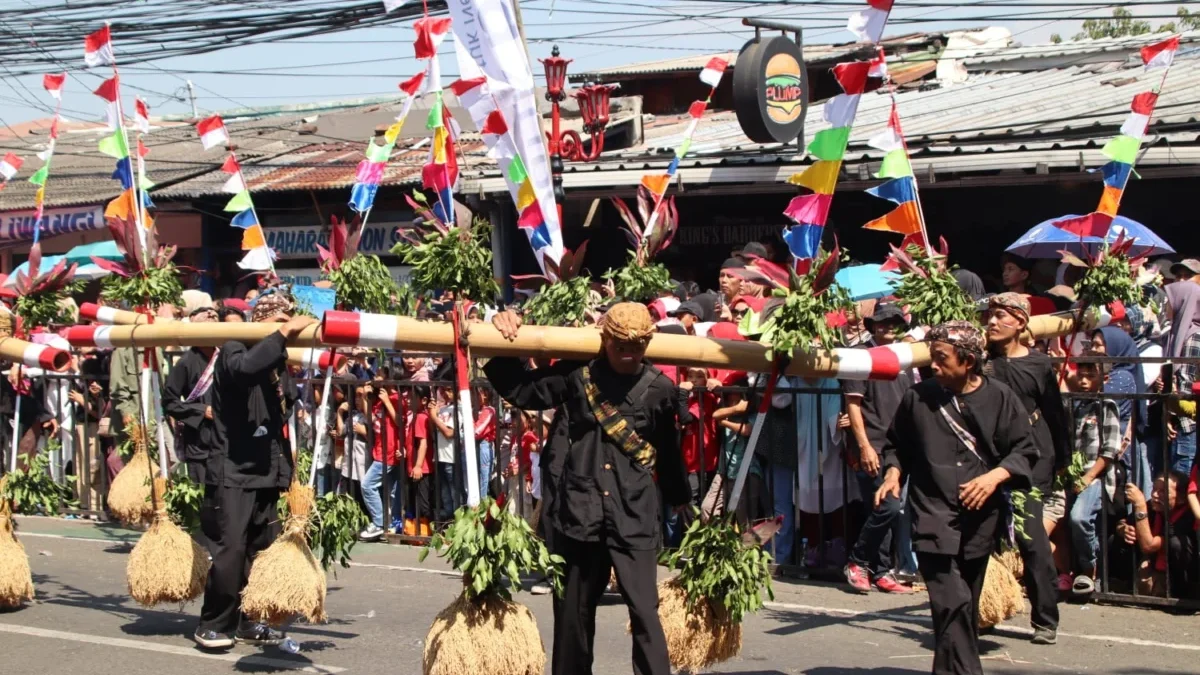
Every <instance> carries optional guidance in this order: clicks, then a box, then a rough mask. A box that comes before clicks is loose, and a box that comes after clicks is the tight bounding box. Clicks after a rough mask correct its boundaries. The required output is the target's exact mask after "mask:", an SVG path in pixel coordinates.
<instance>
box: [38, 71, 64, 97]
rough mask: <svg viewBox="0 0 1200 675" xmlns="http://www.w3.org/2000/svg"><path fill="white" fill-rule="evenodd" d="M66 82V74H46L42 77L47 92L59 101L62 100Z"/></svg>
mask: <svg viewBox="0 0 1200 675" xmlns="http://www.w3.org/2000/svg"><path fill="white" fill-rule="evenodd" d="M66 81H67V74H66V73H59V74H58V75H52V74H46V75H43V76H42V86H43V87H45V88H46V91H48V92H50V95H51V96H53V97H54V98H56V99H58V100H59V101H61V100H62V90H63V83H64V82H66Z"/></svg>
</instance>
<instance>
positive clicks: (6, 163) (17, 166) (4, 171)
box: [0, 152, 25, 182]
mask: <svg viewBox="0 0 1200 675" xmlns="http://www.w3.org/2000/svg"><path fill="white" fill-rule="evenodd" d="M24 163H25V160H23V159H21V158H20V157H17V156H16V155H14V154H13V153H11V152H10V153H7V154H5V155H4V159H3V160H0V176H4V181H5V182H8V181H10V180H12V178H13V176H15V175H17V172H18V171H20V170H21V165H22V164H24Z"/></svg>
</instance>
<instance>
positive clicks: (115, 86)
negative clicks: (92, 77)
mask: <svg viewBox="0 0 1200 675" xmlns="http://www.w3.org/2000/svg"><path fill="white" fill-rule="evenodd" d="M92 93H93V94H95V95H97V96H99V97H100V98H102V99H104V100H105V101H106V102H107V104H108V105H107V106H105V108H104V119H105V120H106V122H107V124H108V128H109V129H119V128H120V127H121V119H120V118H121V103H120V97H121V81H120V79H119V78H118V77H117V76H116V75H113V76H112V77H110V78H108V79H107V80H105V81H103V82H101V83H100V86H99V87H96V91H94V92H92Z"/></svg>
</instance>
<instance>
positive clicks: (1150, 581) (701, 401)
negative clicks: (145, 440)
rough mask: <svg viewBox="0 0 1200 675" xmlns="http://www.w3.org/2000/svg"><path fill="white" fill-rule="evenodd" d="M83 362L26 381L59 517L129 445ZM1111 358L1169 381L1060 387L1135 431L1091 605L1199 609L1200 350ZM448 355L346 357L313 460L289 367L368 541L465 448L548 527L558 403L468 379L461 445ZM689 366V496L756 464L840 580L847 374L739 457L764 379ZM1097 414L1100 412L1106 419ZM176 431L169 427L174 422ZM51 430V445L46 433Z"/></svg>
mask: <svg viewBox="0 0 1200 675" xmlns="http://www.w3.org/2000/svg"><path fill="white" fill-rule="evenodd" d="M179 355H180V352H167V353H166V356H167V358H166V361H167V362H168V364H171V363H174V361H175V359H177V358H178V357H179ZM75 356H76V360H75V362H74V363H73V366H72V369H71V371H70V372H67V373H62V374H49V373H48V374H40V375H39V376H38V377H36V378H32V379H33V380H34V382H33V387H32V389H30V390H23V395H22V404H21V414H20V422H21V424H20V437H19V438H18V439H17V441H18V442H17V446H18V448H19V449H18V453H19V455H20V456H22V462H21V465H22V466H24V465H25V464H26V460H27V459H28V457H29V456H30V455H31V454H33V453H36V452H46V453H48V459H49V470H50V473H51V475H52V477H53V478H54V480H55V481H56V482H58V483H59V484H60V485H63V486H65V487H67V488H68V489H69V490H70V491H71V492H72V493H73V495H74V497H75V500H76V501H77V503H76V504H72V505H71V507H70V508H67V509H64V512H65V515H67V516H68V517H81V516H86V517H95V518H105V517H106V495H107V492H108V485H109V483H110V481H111V480H112V478H113V477H114V476H115V475H116V472H117V471H119V470H120V468H121V466H123V461H124V459H125V458H123V457H122V456H121V451H122V448H123V446H125V445H126V444H124V443H122V440H123V439H122V433H123V432H122V430H121V429H120V426H121V422H120V421H119V420H114V419H113V418H114V415H113V412H112V411H113V409H114V403H113V400H112V398H111V397H110V391H109V371H108V366H107V363H105V360H106V359H107V357H108V355H107V353H106V352H103V351H81V352H77V353H76V354H75ZM1118 360H1119V361H1120V362H1121V363H1123V364H1124V363H1127V362H1132V363H1134V364H1136V365H1137V366H1138V367H1139V368H1140V367H1143V366H1144V367H1145V369H1146V372H1148V373H1149V372H1152V371H1153V370H1154V369H1156V368H1161V369H1163V372H1164V377H1163V378H1161V380H1160V381H1162V382H1166V383H1168V384H1167V385H1166V386H1164V387H1162V388H1161V389H1154V388H1147V390H1145V391H1138V392H1135V393H1100V394H1087V393H1082V392H1065V393H1064V394H1063V398H1064V405H1065V406H1066V407H1067V416H1066V418H1067V419H1068V420H1071V419H1072V415H1071V411H1072V410H1073V409H1074V408H1075V406H1076V405H1077V404H1078V403H1079V402H1082V401H1088V400H1094V399H1097V398H1102V399H1108V400H1112V401H1114V402H1115V403H1116V404H1117V408H1118V410H1120V411H1121V412H1119V413H1118V414H1120V415H1121V418H1122V419H1121V426H1122V429H1123V433H1125V434H1127V436H1126V439H1127V443H1125V444H1123V447H1122V451H1121V453H1120V455H1119V458H1118V459H1119V461H1118V462H1117V463H1116V466H1115V467H1114V469H1112V471H1113V474H1114V475H1113V476H1112V481H1111V482H1112V489H1111V494H1110V491H1108V490H1106V491H1105V492H1104V493H1103V497H1102V498H1101V499H1102V502H1101V507H1100V508H1099V511H1098V519H1097V521H1096V522H1095V523H1094V528H1093V530H1089V531H1094V534H1093V536H1094V538H1095V539H1094V540H1095V541H1096V542H1098V545H1099V563H1098V568H1097V574H1096V576H1097V579H1096V592H1095V594H1094V597H1095V598H1097V599H1103V600H1109V601H1120V602H1133V603H1138V604H1145V605H1159V606H1162V605H1174V606H1185V607H1189V608H1196V607H1200V556H1198V555H1197V531H1196V528H1197V526H1198V523H1200V498H1198V495H1197V489H1196V472H1195V470H1194V469H1192V468H1191V464H1192V462H1191V461H1190V460H1191V458H1189V461H1188V462H1187V463H1186V464H1187V468H1186V469H1184V470H1183V472H1182V473H1181V472H1180V471H1179V469H1181V468H1182V467H1183V465H1182V464H1181V463H1180V461H1179V460H1180V453H1181V450H1180V448H1183V450H1182V452H1184V453H1186V452H1187V448H1191V452H1192V453H1193V454H1194V450H1195V427H1194V423H1193V424H1192V425H1190V426H1188V425H1183V424H1182V422H1181V420H1187V419H1194V416H1195V410H1194V409H1191V410H1190V415H1191V418H1189V417H1188V414H1189V413H1188V408H1187V407H1186V406H1181V405H1180V402H1181V401H1182V402H1186V401H1187V400H1189V399H1190V398H1191V396H1190V391H1188V392H1184V393H1182V394H1181V393H1180V392H1178V391H1176V390H1177V389H1179V388H1181V387H1180V386H1179V379H1178V378H1177V377H1176V374H1177V371H1178V369H1179V368H1180V367H1181V366H1195V365H1200V359H1172V360H1169V361H1167V360H1163V359H1157V360H1155V359H1144V358H1142V359H1136V358H1124V357H1123V358H1120V359H1111V358H1101V357H1087V358H1082V359H1077V361H1079V362H1097V363H1106V364H1113V363H1114V362H1116V361H1118ZM441 361H442V357H441V356H438V355H425V354H420V355H414V354H404V355H403V357H401V355H399V354H387V353H382V352H372V353H370V354H366V353H360V354H356V355H354V356H353V357H352V358H351V359H350V363H349V364H348V366H347V367H346V368H344V369H342V371H341V372H339V373H338V374H336V375H334V377H333V379H332V382H331V387H330V398H331V400H330V402H329V405H328V407H327V408H326V411H327V418H326V425H327V429H328V433H327V434H326V435H325V438H324V441H323V442H322V443H321V444H319V445H318V447H316V448H315V450H317V452H315V453H314V452H313V451H314V444H315V435H316V430H317V427H318V426H319V424H318V421H317V419H316V418H317V416H318V415H319V414H320V411H321V410H322V406H321V396H322V391H323V387H324V374H323V373H315V372H299V371H297V372H296V373H295V375H296V380H297V383H298V385H299V391H300V399H299V403H298V405H297V408H296V411H297V412H296V424H295V429H296V446H297V447H298V448H299V449H300V454H301V455H302V456H314V455H315V457H316V461H317V462H318V465H317V471H316V481H315V483H316V484H315V488H316V491H317V493H318V495H322V494H324V493H326V492H329V491H338V492H342V493H346V494H350V495H353V496H354V498H355V499H356V500H358V501H359V503H360V504H361V505H362V507H363V508H364V511H365V512H367V513H368V515H369V516H370V518H371V521H372V527H371V528H369V529H368V530H367V531H365V532H364V533H363V537H364V538H371V539H374V538H381V537H389V538H391V539H393V540H396V541H405V542H410V543H419V542H423V541H425V540H426V538H427V537H428V536H430V535H431V534H432V533H433V532H434V531H436V529H437V528H439V527H441V526H443V525H444V524H445V523H446V522H448V521H449V520H450V519H452V517H453V513H454V511H455V509H457V508H458V507H459V506H461V505H463V504H464V503H465V501H466V492H467V491H466V483H465V476H466V475H467V472H466V466H465V458H466V453H468V452H470V453H474V454H475V457H476V461H477V466H478V467H479V477H480V494H482V495H490V496H492V497H500V496H501V495H504V497H505V499H506V508H508V509H510V510H511V511H512V512H514V513H517V514H519V515H520V516H522V517H524V518H526V519H528V520H529V521H531V523H533V524H534V525H535V526H536V525H537V524H538V521H539V517H540V508H539V507H540V504H541V500H542V496H543V495H542V488H543V477H542V475H541V474H542V470H543V467H542V466H541V464H542V463H541V462H540V459H539V458H540V454H541V451H542V449H543V448H544V446H545V444H546V443H547V439H548V438H549V436H550V432H551V424H552V422H553V415H554V411H522V410H517V409H514V408H512V407H510V406H508V405H507V404H506V403H505V402H504V401H502V400H501V399H500V398H499V397H498V396H497V395H496V392H495V391H494V390H493V389H492V388H491V386H490V385H489V384H488V383H487V381H486V380H485V379H482V378H480V377H476V378H475V379H474V381H473V385H472V396H473V409H474V412H475V415H476V427H475V432H476V433H475V439H476V443H475V446H474V447H471V448H465V447H463V434H462V429H460V428H457V424H456V422H455V420H456V419H457V415H456V414H455V413H456V409H455V406H456V403H455V401H456V396H454V395H453V383H452V382H449V381H446V380H445V379H439V377H445V374H444V371H439V370H438V366H439V365H440V362H441ZM168 367H169V366H168ZM695 370H696V369H682V368H681V369H679V371H678V372H679V374H678V375H677V376H676V380H677V382H679V383H680V384H681V385H682V386H681V393H680V397H679V409H680V417H681V420H683V421H684V423H683V424H681V428H680V430H679V432H680V438H681V447H682V448H683V451H684V455H685V463H686V465H687V467H688V471H689V481H690V486H691V488H692V498H693V502H694V506H696V507H697V508H698V509H701V508H702V509H703V511H704V512H708V513H711V512H713V510H714V509H716V510H719V509H720V508H721V504H723V502H724V498H725V497H727V496H728V491H729V487H730V486H731V485H732V483H733V482H734V479H735V476H736V472H737V469H738V467H739V465H740V463H741V462H745V461H749V462H751V467H750V469H749V472H748V474H749V478H748V480H747V484H746V489H745V490H744V492H743V497H742V500H741V503H740V504H739V507H738V513H737V516H738V517H739V518H740V519H741V520H743V521H744V522H749V523H752V522H757V521H760V520H764V519H769V518H774V517H782V519H783V527H782V530H781V531H780V532H779V533H778V534H777V535H776V536H774V537H773V538H772V539H771V540H770V542H769V544H768V546H769V547H770V550H771V552H772V554H773V556H774V559H775V562H776V564H777V565H778V566H779V569H780V570H781V571H782V572H783V573H786V574H793V575H809V576H814V577H826V578H833V577H840V575H841V573H842V570H843V566H844V565H845V564H846V562H847V560H848V558H849V555H850V550H851V549H852V547H853V545H854V543H855V541H856V540H857V538H858V532H859V530H860V528H861V527H862V525H863V523H864V521H865V520H866V516H867V515H868V514H869V513H870V510H871V506H870V502H871V499H872V495H871V494H869V493H868V494H864V490H865V489H866V488H865V487H860V486H868V485H869V484H870V481H868V480H863V479H862V478H863V475H862V473H861V467H860V466H859V464H858V457H857V450H856V448H855V445H854V441H853V439H852V437H851V435H850V434H849V433H848V429H847V428H846V427H847V421H846V417H845V416H844V414H843V413H844V407H845V406H844V397H843V395H842V389H841V386H840V383H838V382H837V381H836V380H803V379H801V378H788V379H787V380H785V381H783V382H780V383H779V386H778V387H777V388H776V390H775V393H774V396H773V397H772V401H771V405H770V406H768V407H767V410H768V412H767V413H766V415H767V419H766V421H765V426H764V430H763V436H762V439H761V440H760V442H759V443H758V445H757V447H756V448H755V449H754V450H753V452H752V453H750V455H751V456H750V457H749V458H747V457H746V452H747V451H746V444H747V441H748V438H747V437H748V435H749V434H748V433H747V431H748V429H749V427H750V425H751V424H752V423H753V420H754V416H755V414H756V413H755V411H756V410H757V409H758V405H759V402H758V400H757V399H758V397H759V396H760V395H761V391H762V387H763V386H764V385H765V382H755V381H754V380H755V379H756V378H755V377H754V376H751V378H750V382H749V383H746V384H748V385H749V386H715V384H716V383H715V381H713V380H708V379H706V378H705V377H703V376H702V375H703V371H701V372H700V373H696V372H694V371H695ZM673 371H674V369H670V372H673ZM13 374H14V373H13V372H10V377H9V378H6V379H5V380H6V381H4V382H3V383H2V384H0V415H3V416H4V417H5V420H6V421H5V423H4V424H2V425H0V433H2V435H3V438H2V439H0V441H2V446H0V447H2V448H3V453H4V456H5V461H4V463H3V467H4V468H3V471H7V470H8V467H9V458H10V457H11V455H10V454H9V453H10V452H11V451H12V447H13V431H12V428H11V426H10V424H9V421H11V420H12V419H13V410H14V403H15V399H16V390H15V389H14V387H13V382H12V380H13V379H14V378H13V377H12V375H13ZM476 374H477V373H476ZM685 383H686V384H685ZM689 387H690V389H689ZM385 398H386V400H387V401H388V402H389V403H390V406H389V405H388V404H387V403H385V402H384V399H385ZM1126 403H1127V404H1128V405H1126ZM1105 410H1108V408H1105V407H1101V411H1102V412H1101V413H1100V415H1101V419H1100V420H1099V423H1100V425H1101V426H1103V424H1104V422H1105V420H1104V419H1103V416H1104V415H1105V414H1106V413H1105V412H1103V411H1105ZM393 411H394V413H393ZM1125 430H1128V431H1125ZM1068 432H1069V433H1070V435H1071V446H1072V448H1074V447H1076V441H1077V439H1075V436H1074V434H1075V425H1074V424H1068ZM1189 435H1190V439H1188V438H1187V437H1188V436H1189ZM168 436H171V437H174V433H173V431H172V433H169V434H168ZM51 438H54V439H57V441H58V443H57V444H50V443H48V441H49V440H50V439H51ZM234 442H236V439H234ZM167 446H168V447H167V452H168V453H169V454H170V457H171V462H172V464H173V465H174V464H175V463H177V462H180V461H181V460H183V459H185V458H183V457H180V456H178V455H179V454H180V453H178V452H177V449H178V443H177V442H175V441H174V440H171V441H168V443H167ZM1173 469H1174V470H1175V471H1174V473H1173V472H1172V470H1173ZM180 470H182V467H181V468H180ZM1189 471H1190V473H1188V472H1189ZM307 478H308V476H307V474H305V475H303V476H301V479H302V480H306V479H307ZM1129 485H1132V486H1134V488H1136V491H1137V492H1138V493H1139V494H1141V495H1142V497H1143V498H1144V499H1145V501H1146V502H1147V508H1148V509H1149V511H1150V515H1149V517H1148V518H1146V519H1145V520H1148V521H1149V522H1148V523H1147V524H1148V526H1149V537H1150V540H1153V541H1157V542H1158V545H1157V547H1155V546H1153V545H1149V546H1148V545H1146V541H1147V540H1146V538H1145V536H1143V535H1144V533H1143V532H1140V531H1138V528H1139V527H1140V523H1139V522H1138V521H1137V519H1136V518H1135V517H1134V505H1133V500H1131V498H1130V495H1132V494H1133V493H1132V492H1130V491H1129V490H1128V489H1127V487H1126V486H1129ZM1069 492H1070V491H1069ZM1078 499H1079V497H1078V496H1075V495H1074V494H1073V493H1072V494H1068V495H1067V499H1066V504H1065V509H1064V511H1065V515H1063V516H1061V517H1062V518H1063V519H1064V520H1063V521H1062V522H1059V523H1058V524H1057V525H1058V526H1057V527H1054V528H1051V527H1050V526H1051V525H1053V523H1048V524H1047V527H1048V530H1049V529H1054V530H1055V531H1056V532H1057V536H1055V535H1051V540H1052V543H1053V544H1054V546H1055V547H1056V548H1057V549H1058V555H1056V561H1058V560H1061V559H1069V556H1064V555H1063V547H1068V549H1069V547H1072V546H1073V545H1077V544H1078V542H1077V541H1075V542H1073V541H1072V538H1071V536H1070V534H1069V533H1070V532H1077V531H1078V529H1079V528H1077V527H1073V526H1070V523H1069V522H1067V521H1069V519H1070V518H1071V517H1072V512H1073V509H1072V507H1073V505H1074V502H1076V501H1077V500H1078ZM49 515H53V514H49ZM908 516H909V514H908V513H907V510H906V509H905V510H902V511H901V513H900V523H899V526H898V527H897V528H896V530H895V537H893V538H892V540H891V542H890V547H891V551H890V552H891V553H892V556H891V559H892V561H893V568H894V570H895V572H896V573H897V575H898V576H899V577H900V578H901V579H904V578H906V577H915V575H916V572H917V569H916V558H915V556H914V554H913V553H912V544H911V541H910V539H909V536H908V535H909V524H908V520H907V518H908ZM694 517H696V516H695V515H693V513H692V512H690V511H688V512H685V513H683V514H677V513H676V512H675V511H674V510H673V509H670V508H668V507H667V505H665V504H664V508H663V521H662V528H661V530H662V541H663V545H664V546H666V547H672V546H676V545H678V544H679V541H680V539H681V537H682V535H683V532H684V531H686V528H687V526H688V525H689V523H690V520H691V519H692V518H694ZM1086 529H1087V528H1085V530H1086ZM1130 532H1132V535H1131V534H1129V533H1130ZM1062 571H1063V570H1061V569H1060V572H1062Z"/></svg>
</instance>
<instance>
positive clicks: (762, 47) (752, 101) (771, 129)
mask: <svg viewBox="0 0 1200 675" xmlns="http://www.w3.org/2000/svg"><path fill="white" fill-rule="evenodd" d="M733 107H734V110H735V111H736V112H737V119H738V123H739V124H740V125H741V127H742V131H744V132H745V133H746V136H747V137H748V138H749V139H750V140H752V141H756V142H758V143H790V142H792V141H795V140H797V139H799V140H800V142H801V146H803V141H804V139H803V136H804V116H805V114H806V113H807V112H808V75H807V72H806V71H805V69H804V56H803V55H802V54H801V51H800V46H799V45H797V44H796V43H795V42H792V41H791V40H790V39H788V38H786V37H783V36H775V37H771V38H765V39H762V38H759V39H754V40H751V41H750V42H747V43H746V45H745V46H744V47H742V51H741V53H740V54H738V58H737V63H736V64H735V65H734V69H733Z"/></svg>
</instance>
